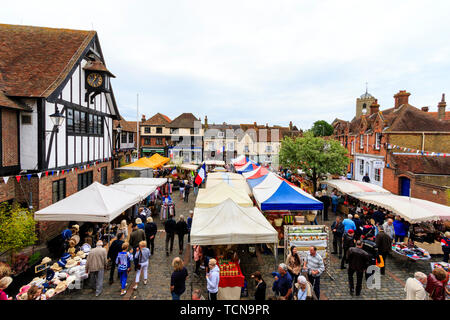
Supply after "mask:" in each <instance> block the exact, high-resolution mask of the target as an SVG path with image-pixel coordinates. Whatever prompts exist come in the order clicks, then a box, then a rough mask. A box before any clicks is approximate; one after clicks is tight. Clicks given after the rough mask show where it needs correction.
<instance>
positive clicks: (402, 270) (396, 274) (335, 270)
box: [55, 192, 442, 300]
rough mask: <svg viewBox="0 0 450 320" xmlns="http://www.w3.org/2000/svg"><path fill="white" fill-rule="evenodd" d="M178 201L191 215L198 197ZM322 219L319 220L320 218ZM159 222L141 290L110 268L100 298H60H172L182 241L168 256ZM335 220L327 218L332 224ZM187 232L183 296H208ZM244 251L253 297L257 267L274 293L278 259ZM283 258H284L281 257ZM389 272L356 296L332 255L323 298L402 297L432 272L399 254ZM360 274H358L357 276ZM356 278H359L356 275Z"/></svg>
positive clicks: (77, 294)
mask: <svg viewBox="0 0 450 320" xmlns="http://www.w3.org/2000/svg"><path fill="white" fill-rule="evenodd" d="M173 198H174V201H175V203H176V212H177V217H179V215H180V214H183V215H184V216H185V217H187V216H188V212H189V210H190V209H193V208H194V203H195V199H194V196H193V194H191V196H190V199H189V202H188V203H185V202H183V201H182V200H180V199H179V193H178V192H176V193H175V196H174V197H173ZM332 218H333V219H334V215H333V214H332V213H331V214H330V219H332ZM318 220H319V224H320V223H321V222H320V219H318ZM155 222H156V223H157V225H158V230H159V231H160V232H158V235H157V238H156V241H155V245H156V248H155V254H154V255H153V256H152V257H151V258H150V264H149V282H148V284H147V285H143V282H142V280H141V284H140V285H139V287H138V289H137V290H133V289H131V287H132V285H133V284H134V278H135V272H134V270H132V271H131V272H130V274H129V276H128V285H129V288H128V292H127V294H126V295H125V296H124V297H121V296H120V283H119V281H115V283H113V284H112V285H109V283H108V277H109V271H108V272H106V273H105V281H104V287H103V293H102V295H100V296H99V297H98V298H96V297H95V295H94V293H93V291H92V290H91V289H88V286H87V285H85V288H84V289H81V290H74V291H72V292H67V293H65V294H62V295H58V296H56V297H55V298H57V299H75V300H77V299H79V300H81V299H89V300H91V299H92V300H97V299H106V300H119V299H124V300H127V299H136V300H150V299H151V300H165V299H171V295H170V290H169V285H170V275H171V273H172V266H171V262H172V260H173V258H175V257H176V256H178V241H177V238H175V242H174V250H173V253H172V254H171V255H170V256H169V257H167V256H166V254H165V233H164V232H163V230H164V228H163V226H162V223H161V221H160V220H159V217H156V218H155ZM330 223H331V221H329V222H326V224H328V225H329V224H330ZM186 242H187V236H186V239H185V250H184V253H183V255H182V258H183V260H184V261H185V264H186V266H187V268H188V273H189V278H188V280H187V282H186V292H185V293H184V294H183V296H182V300H186V299H190V297H191V293H192V290H195V289H200V290H201V291H202V292H203V294H204V296H205V297H206V293H207V292H206V280H205V277H204V275H205V273H204V271H203V270H202V273H201V276H200V277H196V276H193V267H194V263H193V261H192V259H191V250H190V247H189V245H186ZM241 249H242V250H243V251H241V253H240V259H241V269H242V272H243V273H244V276H245V277H246V279H247V281H249V284H248V290H249V298H243V299H251V298H252V297H253V292H254V283H253V282H252V280H251V279H250V274H251V273H252V272H254V271H257V270H259V271H261V273H262V274H263V278H264V280H265V281H266V283H267V296H269V295H271V294H272V291H271V287H272V283H273V278H272V276H271V274H270V273H271V272H272V271H274V270H275V259H274V257H273V255H265V254H261V253H259V252H258V254H257V255H256V256H251V255H250V254H249V253H248V252H246V246H242V248H241ZM281 259H282V258H281ZM441 260H442V256H433V259H432V261H441ZM386 265H387V268H386V275H384V276H381V289H379V290H369V289H367V288H366V285H365V284H363V291H362V295H361V296H360V297H352V296H351V295H350V294H349V290H348V280H347V270H341V269H340V268H339V267H340V259H338V257H337V256H335V255H332V257H331V268H330V270H329V272H330V274H331V276H332V277H333V278H334V280H331V279H330V277H329V276H328V275H325V274H324V275H323V276H322V279H321V299H330V300H344V299H354V300H398V299H404V295H405V294H404V291H403V288H404V283H405V281H406V279H407V278H408V277H411V276H412V275H413V274H414V272H415V271H422V272H424V273H426V274H428V273H429V272H430V265H429V262H418V263H413V264H411V265H409V269H408V266H405V264H404V262H403V261H401V260H399V259H398V258H388V260H387V264H386ZM355 278H356V276H355ZM355 282H356V279H355Z"/></svg>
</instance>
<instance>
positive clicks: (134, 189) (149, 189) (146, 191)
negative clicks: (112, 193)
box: [109, 183, 156, 201]
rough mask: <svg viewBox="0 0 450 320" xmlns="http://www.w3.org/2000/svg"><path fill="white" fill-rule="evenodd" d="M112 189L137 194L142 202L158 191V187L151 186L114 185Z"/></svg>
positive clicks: (111, 186)
mask: <svg viewBox="0 0 450 320" xmlns="http://www.w3.org/2000/svg"><path fill="white" fill-rule="evenodd" d="M109 187H110V188H114V189H117V190H122V191H125V192H128V193H132V194H135V195H137V196H139V199H140V200H141V201H142V200H144V199H146V198H147V197H148V196H149V195H151V194H152V193H153V192H155V191H156V186H149V185H138V184H136V185H133V184H118V183H115V184H112V185H110V186H109Z"/></svg>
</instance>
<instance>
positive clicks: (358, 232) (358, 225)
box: [353, 214, 363, 241]
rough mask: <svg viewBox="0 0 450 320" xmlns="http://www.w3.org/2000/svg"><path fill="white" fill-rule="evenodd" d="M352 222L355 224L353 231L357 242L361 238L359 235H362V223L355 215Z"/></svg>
mask: <svg viewBox="0 0 450 320" xmlns="http://www.w3.org/2000/svg"><path fill="white" fill-rule="evenodd" d="M353 222H354V223H355V226H356V229H355V240H356V241H357V240H359V239H360V238H361V233H362V226H363V223H362V221H361V219H359V215H358V214H355V216H354V217H353Z"/></svg>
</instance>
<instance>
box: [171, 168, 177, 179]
mask: <svg viewBox="0 0 450 320" xmlns="http://www.w3.org/2000/svg"><path fill="white" fill-rule="evenodd" d="M170 174H171V175H172V176H174V177H178V173H177V168H173V170H172V171H171V172H170Z"/></svg>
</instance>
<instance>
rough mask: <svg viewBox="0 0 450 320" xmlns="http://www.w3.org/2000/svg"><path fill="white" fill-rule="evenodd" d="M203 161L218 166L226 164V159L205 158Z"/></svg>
mask: <svg viewBox="0 0 450 320" xmlns="http://www.w3.org/2000/svg"><path fill="white" fill-rule="evenodd" d="M203 163H204V164H206V165H216V166H224V165H225V161H223V160H205V161H203Z"/></svg>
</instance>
